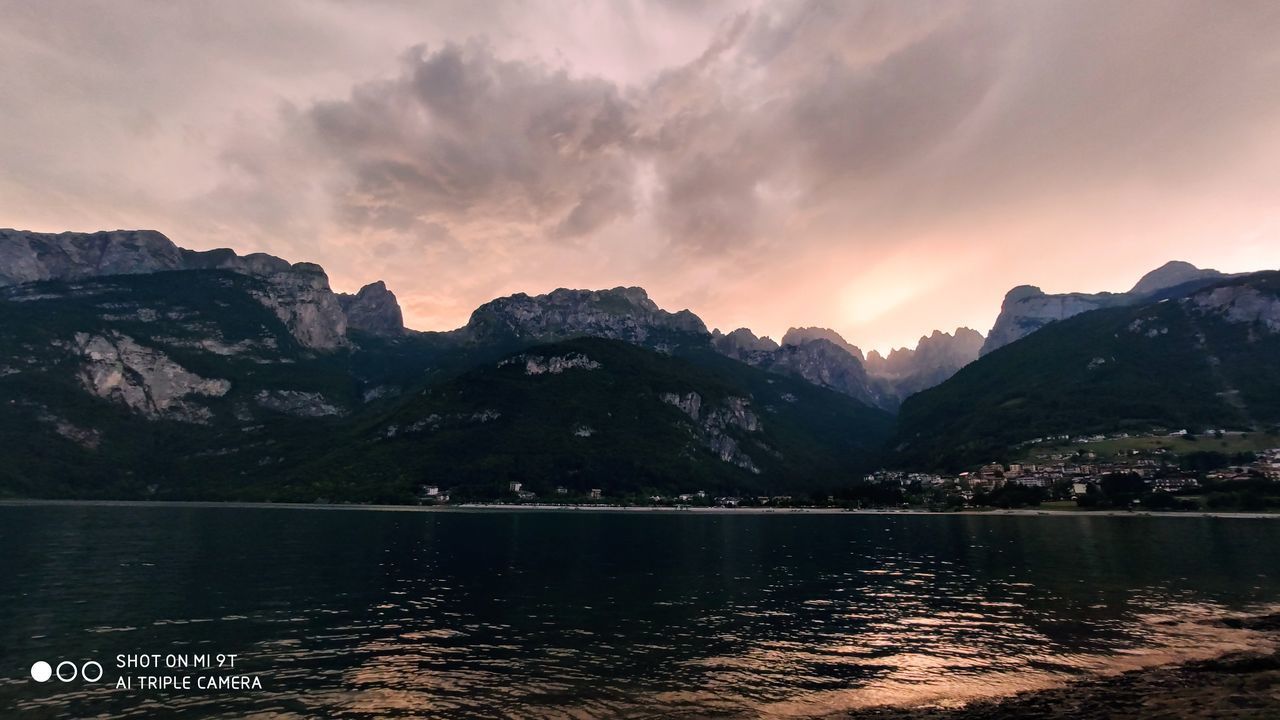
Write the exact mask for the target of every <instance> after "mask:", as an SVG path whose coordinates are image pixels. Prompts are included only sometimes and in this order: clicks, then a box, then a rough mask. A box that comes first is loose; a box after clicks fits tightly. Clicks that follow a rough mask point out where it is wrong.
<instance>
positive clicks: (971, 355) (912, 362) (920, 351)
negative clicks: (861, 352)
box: [866, 327, 983, 400]
mask: <svg viewBox="0 0 1280 720" xmlns="http://www.w3.org/2000/svg"><path fill="white" fill-rule="evenodd" d="M982 343H983V338H982V334H981V333H979V332H978V331H976V330H971V329H969V328H966V327H961V328H956V331H955V334H954V335H953V334H951V333H944V332H941V331H939V330H934V331H933V334H932V335H925V336H922V337H921V338H920V340H919V342H917V343H916V347H915V348H914V349H911V348H905V347H904V348H895V349H894V350H891V351H890V352H889V355H888V357H884V356H881V355H880V353H878V352H876V351H875V350H872V351H871V352H870V353H868V354H867V360H866V367H867V373H868V374H870V375H871V376H872V377H875V378H877V379H880V380H883V381H885V382H887V383H888V384H889V385H890V387H892V389H893V392H894V394H895V395H896V396H897V397H899V398H901V399H904V400H905V399H906V398H908V397H910V396H911V395H914V394H915V393H918V392H920V391H921V390H925V389H928V388H931V387H933V386H934V385H937V384H938V383H941V382H943V381H945V380H946V379H948V378H950V377H951V376H952V375H955V374H956V372H957V371H959V370H960V368H962V367H964V366H965V365H968V364H969V363H971V362H973V361H974V360H977V359H978V353H979V351H980V350H981V349H982Z"/></svg>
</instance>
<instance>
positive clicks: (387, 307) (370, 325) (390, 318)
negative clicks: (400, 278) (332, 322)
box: [338, 280, 404, 336]
mask: <svg viewBox="0 0 1280 720" xmlns="http://www.w3.org/2000/svg"><path fill="white" fill-rule="evenodd" d="M338 303H339V304H340V305H342V310H343V312H345V313H346V314H347V327H349V328H352V329H354V330H363V331H364V332H367V333H372V334H374V335H383V336H395V335H400V334H402V333H404V316H403V315H402V314H401V312H400V303H398V302H397V301H396V296H395V293H393V292H391V291H390V290H388V289H387V285H386V283H384V282H382V281H381V280H379V281H377V282H372V283H369V284H368V285H365V286H364V287H362V288H360V291H359V292H357V293H356V294H354V295H350V294H347V293H339V294H338Z"/></svg>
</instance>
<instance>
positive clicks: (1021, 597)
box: [0, 505, 1280, 718]
mask: <svg viewBox="0 0 1280 720" xmlns="http://www.w3.org/2000/svg"><path fill="white" fill-rule="evenodd" d="M1278 574H1280V521H1275V520H1265V519H1264V520H1246V519H1212V518H1190V517H1179V518H1143V517H1088V516H1068V517H1058V516H1055V517H984V516H971V515H965V516H928V515H888V516H886V515H853V514H840V515H817V514H805V515H801V514H777V515H746V514H689V513H685V514H651V513H644V514H638V513H603V512H600V513H595V512H465V511H462V512H441V511H433V512H392V511H377V510H351V511H347V510H321V509H315V510H310V509H284V508H246V507H171V506H169V507H165V506H158V507H146V506H94V505H26V506H0V660H2V661H3V662H2V663H0V667H3V673H0V714H3V715H4V716H6V717H9V716H21V717H24V718H26V717H67V716H75V717H93V716H99V717H150V716H155V715H157V714H160V713H163V714H164V715H165V716H168V717H214V716H218V717H243V716H247V715H263V716H269V717H283V718H290V717H346V718H365V717H368V718H375V717H397V716H398V717H419V716H425V717H475V716H477V715H481V716H499V715H500V716H509V717H584V718H585V717H592V718H594V717H602V716H636V717H667V716H671V715H680V714H684V715H688V716H697V717H702V716H708V715H721V714H722V715H726V716H748V717H754V716H762V715H763V716H804V715H814V714H822V713H829V712H833V711H838V710H841V709H849V708H856V707H860V706H865V705H868V704H875V703H884V702H909V703H918V702H934V703H948V702H955V701H958V700H960V699H963V698H965V697H970V696H973V695H978V694H994V693H1005V692H1010V691H1013V690H1017V689H1021V688H1026V687H1037V686H1042V685H1045V684H1052V683H1059V682H1062V681H1064V680H1066V679H1069V678H1072V677H1075V676H1078V675H1080V674H1081V673H1086V672H1100V671H1110V670H1115V669H1121V668H1124V667H1130V666H1136V665H1141V664H1147V663H1153V662H1159V661H1163V660H1168V659H1170V658H1182V657H1189V656H1193V655H1197V654H1205V653H1209V652H1214V651H1217V650H1218V649H1220V648H1222V647H1226V646H1236V645H1243V644H1247V643H1249V642H1251V639H1250V638H1249V637H1248V636H1245V635H1242V634H1237V633H1233V632H1229V631H1224V630H1221V629H1217V628H1213V627H1209V626H1208V625H1206V624H1205V623H1204V622H1203V620H1204V619H1205V618H1210V617H1214V616H1219V615H1222V614H1227V613H1233V612H1240V611H1248V610H1254V609H1257V608H1260V607H1262V606H1266V605H1271V604H1274V603H1277V602H1280V577H1278ZM121 653H131V654H152V653H156V654H173V655H185V656H199V655H203V654H209V655H210V656H213V655H216V654H224V655H230V654H235V655H237V656H238V657H237V660H236V667H235V670H234V671H227V670H221V671H194V670H182V671H168V670H161V671H159V672H158V673H153V674H161V675H163V674H170V675H183V674H188V675H196V676H199V675H201V673H203V676H210V675H219V674H222V675H229V674H244V675H246V676H252V677H257V678H258V680H259V682H260V683H261V686H262V687H261V688H260V689H212V690H197V689H191V690H163V691H162V690H142V689H138V688H136V687H135V688H134V689H117V688H116V687H115V683H116V682H117V681H118V680H119V679H120V678H121V677H123V676H135V675H140V674H145V673H146V672H148V671H142V670H119V669H117V668H116V667H115V657H116V655H117V654H121ZM36 660H47V661H49V662H50V663H51V664H55V663H57V662H59V661H63V660H70V661H73V662H74V663H83V662H84V661H87V660H96V661H98V662H99V663H100V664H101V665H102V666H103V667H104V673H103V678H102V680H100V681H98V682H96V683H86V682H84V681H83V680H76V681H72V682H60V681H58V680H57V679H54V680H51V681H49V682H46V683H37V682H34V681H33V680H32V679H31V677H30V674H29V672H30V667H31V664H32V663H33V662H34V661H36ZM6 708H13V709H12V710H6Z"/></svg>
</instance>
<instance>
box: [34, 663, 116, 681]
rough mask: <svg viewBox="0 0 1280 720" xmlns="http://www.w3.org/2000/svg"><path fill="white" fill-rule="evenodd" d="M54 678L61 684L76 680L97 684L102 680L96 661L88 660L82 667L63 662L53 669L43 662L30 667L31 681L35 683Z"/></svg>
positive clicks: (100, 668)
mask: <svg viewBox="0 0 1280 720" xmlns="http://www.w3.org/2000/svg"><path fill="white" fill-rule="evenodd" d="M55 676H56V677H57V678H58V680H60V681H62V682H71V681H72V680H75V679H76V678H83V679H84V680H85V681H86V682H98V681H99V680H101V679H102V665H100V664H99V663H98V662H97V661H96V660H90V661H88V662H86V663H84V664H82V665H76V664H75V663H73V662H71V661H70V660H63V661H62V662H60V663H58V667H57V668H56V669H55V668H54V667H53V666H51V665H50V664H49V663H47V662H45V661H44V660H38V661H36V662H35V663H34V664H33V665H32V666H31V679H32V680H35V681H36V682H41V683H42V682H48V681H49V680H51V679H52V678H54V677H55Z"/></svg>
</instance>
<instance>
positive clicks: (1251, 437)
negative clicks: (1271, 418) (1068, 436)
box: [1026, 432, 1280, 460]
mask: <svg viewBox="0 0 1280 720" xmlns="http://www.w3.org/2000/svg"><path fill="white" fill-rule="evenodd" d="M1275 447H1280V435H1271V434H1268V433H1263V432H1254V433H1225V434H1224V435H1223V436H1222V437H1221V438H1215V437H1213V436H1212V435H1202V436H1198V437H1197V439H1195V440H1189V439H1187V438H1184V437H1166V436H1147V437H1130V438H1120V439H1116V440H1102V441H1100V442H1092V443H1070V442H1062V443H1054V444H1044V445H1035V446H1033V447H1030V448H1027V452H1026V458H1027V459H1028V460H1040V459H1044V458H1047V457H1049V456H1051V455H1058V454H1062V453H1074V452H1076V451H1077V450H1081V451H1084V452H1092V453H1095V454H1097V456H1098V458H1099V459H1104V458H1108V457H1114V456H1115V455H1116V454H1124V455H1128V454H1129V453H1130V451H1133V450H1139V451H1147V452H1150V451H1153V450H1159V449H1164V450H1168V451H1169V452H1171V453H1173V454H1175V455H1186V454H1187V453H1193V452H1205V451H1214V452H1220V453H1226V454H1233V453H1238V452H1246V451H1252V452H1258V451H1260V450H1267V449H1269V448H1275Z"/></svg>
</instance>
